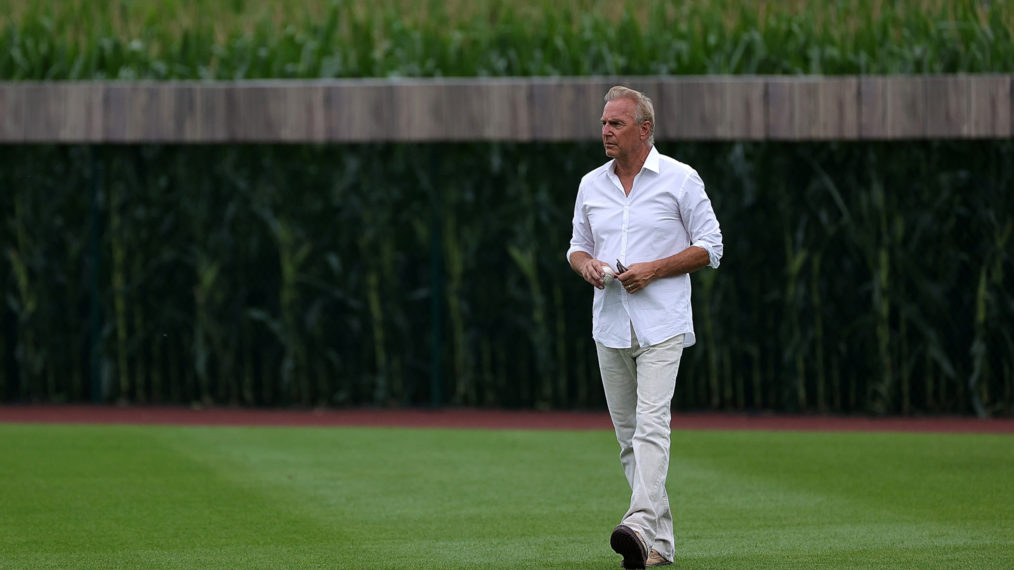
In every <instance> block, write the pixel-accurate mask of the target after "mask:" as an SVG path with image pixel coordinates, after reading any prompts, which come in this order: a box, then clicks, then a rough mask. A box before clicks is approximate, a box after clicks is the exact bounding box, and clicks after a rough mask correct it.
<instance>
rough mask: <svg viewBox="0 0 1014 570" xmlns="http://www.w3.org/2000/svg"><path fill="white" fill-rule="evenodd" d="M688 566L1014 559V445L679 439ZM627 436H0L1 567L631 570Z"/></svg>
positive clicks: (108, 429) (10, 432)
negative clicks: (613, 542) (624, 525)
mask: <svg viewBox="0 0 1014 570" xmlns="http://www.w3.org/2000/svg"><path fill="white" fill-rule="evenodd" d="M673 449H674V456H673V460H672V468H671V471H670V480H669V490H670V494H671V496H672V500H673V503H674V507H675V510H676V512H677V515H678V521H677V526H678V528H677V534H678V541H679V551H678V554H677V564H678V565H680V566H681V567H687V568H709V567H718V568H785V567H798V568H812V567H849V568H869V567H891V568H930V567H933V568H948V567H951V568H959V567H960V568H969V567H981V568H991V567H997V568H999V567H1005V566H1006V567H1009V566H1010V565H1011V563H1012V561H1014V488H1012V486H1011V481H1014V439H1012V438H1011V437H1010V436H996V435H926V434H887V433H779V432H677V433H674V434H673ZM616 451H617V449H616V443H615V440H614V439H613V437H612V434H611V433H609V432H603V431H591V432H535V431H469V430H405V429H350V428H334V429H322V428H310V429H302V428H196V427H114V426H84V427H82V426H50V425H46V426H38V425H0V457H3V461H0V505H2V508H0V536H2V537H3V539H2V540H0V568H41V567H61V568H68V567H74V568H92V567H95V568H97V567H101V568H111V567H138V568H140V567H144V568H166V567H185V568H200V567H215V568H238V567H245V568H257V567H261V568H267V567H271V568H280V567H287V568H298V567H348V568H354V567H364V568H365V567H392V568H424V567H430V568H446V567H459V568H466V567H467V568H483V567H488V568H522V567H566V568H603V569H605V568H610V569H612V568H616V567H617V564H618V557H616V555H615V554H613V553H612V552H611V551H610V550H609V547H608V534H609V531H610V529H611V528H612V526H613V525H614V524H615V523H616V522H617V518H618V517H619V516H620V515H621V514H622V511H623V510H624V506H625V502H626V500H627V490H626V486H625V483H624V481H623V479H622V475H621V472H620V469H619V465H618V461H617V459H616Z"/></svg>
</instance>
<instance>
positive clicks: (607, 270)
mask: <svg viewBox="0 0 1014 570" xmlns="http://www.w3.org/2000/svg"><path fill="white" fill-rule="evenodd" d="M602 273H603V275H602V284H603V285H609V282H610V281H612V280H613V277H614V276H615V273H614V272H613V268H612V267H609V266H608V265H603V266H602Z"/></svg>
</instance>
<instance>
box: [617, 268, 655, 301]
mask: <svg viewBox="0 0 1014 570" xmlns="http://www.w3.org/2000/svg"><path fill="white" fill-rule="evenodd" d="M616 278H617V279H619V280H620V283H621V284H622V285H623V288H624V289H625V290H626V291H627V293H631V294H633V293H637V292H638V291H640V290H641V289H644V288H645V287H647V286H648V284H649V283H651V282H652V281H654V280H655V265H654V264H653V263H634V264H632V265H630V266H629V267H627V270H626V271H624V272H623V273H619V274H617V275H616Z"/></svg>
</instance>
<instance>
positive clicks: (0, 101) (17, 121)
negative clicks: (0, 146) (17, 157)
mask: <svg viewBox="0 0 1014 570" xmlns="http://www.w3.org/2000/svg"><path fill="white" fill-rule="evenodd" d="M24 138H25V89H24V87H22V86H21V85H18V84H8V85H7V86H6V88H0V142H12V143H19V142H22V141H23V140H24Z"/></svg>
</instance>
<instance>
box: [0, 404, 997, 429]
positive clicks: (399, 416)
mask: <svg viewBox="0 0 1014 570" xmlns="http://www.w3.org/2000/svg"><path fill="white" fill-rule="evenodd" d="M0 423H62V424H126V425H151V424H154V425H200V426H303V427H308V426H317V427H413V428H473V429H474V428H478V429H562V430H589V429H602V430H610V429H612V424H611V423H610V421H609V415H608V414H607V413H606V412H604V411H598V412H538V411H511V410H486V409H475V408H443V409H420V408H402V409H387V408H376V409H374V408H357V409H331V410H293V409H246V408H243V409H240V408H204V409H195V408H185V407H165V406H103V405H51V404H39V405H35V404H31V405H4V406H0ZM672 428H673V429H674V430H776V431H785V430H789V431H894V432H898V431H901V432H923V433H995V434H1014V418H1001V419H986V420H980V419H976V418H968V417H951V416H947V417H916V418H900V417H885V418H880V417H876V418H875V417H844V416H830V415H786V414H731V413H676V414H673V419H672Z"/></svg>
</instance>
